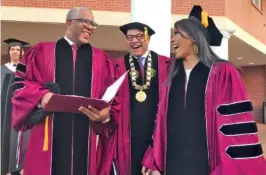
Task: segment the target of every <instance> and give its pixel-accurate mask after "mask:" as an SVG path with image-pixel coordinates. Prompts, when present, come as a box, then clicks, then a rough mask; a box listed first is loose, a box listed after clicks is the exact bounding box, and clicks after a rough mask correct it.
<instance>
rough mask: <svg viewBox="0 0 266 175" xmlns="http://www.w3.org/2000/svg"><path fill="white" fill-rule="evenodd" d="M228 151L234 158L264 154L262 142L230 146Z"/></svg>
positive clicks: (246, 157)
mask: <svg viewBox="0 0 266 175" xmlns="http://www.w3.org/2000/svg"><path fill="white" fill-rule="evenodd" d="M226 153H227V154H228V155H229V156H230V157H231V158H233V159H249V158H254V157H258V156H261V155H262V154H263V151H262V146H261V144H259V143H258V144H252V145H241V146H230V147H228V149H227V150H226Z"/></svg>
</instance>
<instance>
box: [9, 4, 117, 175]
mask: <svg viewBox="0 0 266 175" xmlns="http://www.w3.org/2000/svg"><path fill="white" fill-rule="evenodd" d="M96 26H97V25H96V23H95V22H94V21H93V14H92V13H91V11H90V10H88V9H87V8H72V9H71V10H70V11H69V13H68V15H67V30H66V36H65V37H64V38H62V39H59V40H58V41H57V42H45V43H39V44H37V45H36V46H34V47H33V48H32V49H30V50H29V51H28V53H27V54H26V55H25V56H24V57H23V58H22V60H21V63H20V64H19V65H18V67H17V72H16V76H17V77H18V78H17V81H16V82H15V83H14V85H13V86H14V87H16V88H17V90H16V91H15V92H14V97H13V99H12V103H13V111H12V126H13V127H14V128H15V129H17V130H27V129H28V128H32V131H31V134H30V138H29V143H28V151H27V155H26V160H25V167H24V174H25V175H101V174H103V175H106V174H108V173H109V172H108V171H110V167H111V164H109V165H107V164H105V160H107V159H108V158H112V156H111V155H112V154H111V151H112V145H110V147H106V146H109V144H108V142H109V141H111V139H112V138H113V137H112V135H111V134H112V132H113V129H114V125H113V124H114V121H115V120H113V117H115V114H116V112H117V111H116V110H115V108H114V107H115V106H114V105H112V106H111V112H110V114H111V116H109V107H108V108H106V109H104V110H102V111H98V110H96V109H93V108H92V110H91V109H89V108H88V107H87V106H85V107H82V108H81V109H79V110H80V111H81V112H82V113H84V114H85V115H84V114H82V113H79V114H72V113H54V115H50V116H48V117H46V116H45V115H44V116H43V118H41V117H40V115H35V117H40V118H35V119H34V118H28V117H27V116H28V115H29V114H30V113H35V111H37V113H38V110H39V109H38V107H37V106H39V105H38V104H39V103H40V105H41V107H42V108H45V105H46V104H47V103H48V101H49V98H50V97H51V96H52V93H60V94H63V95H78V96H87V97H93V98H101V97H102V95H103V93H104V92H105V90H106V88H107V87H108V86H109V85H111V83H112V82H113V79H114V70H113V65H112V62H111V60H110V59H109V58H108V56H107V55H106V54H105V53H103V52H102V51H101V50H99V49H96V48H94V47H92V46H91V45H90V44H89V40H90V36H91V35H92V33H93V32H94V30H95V28H96ZM56 91H57V92H56ZM77 110H78V109H77ZM47 115H49V114H47ZM110 117H112V119H110ZM89 119H90V120H89ZM33 120H34V122H32V121H33ZM36 120H39V121H36ZM102 121H103V124H102V123H101V122H102ZM32 123H34V124H33V125H32ZM96 134H100V136H99V137H98V136H97V135H96ZM103 143H104V144H103ZM108 156H109V157H108ZM103 165H104V166H103ZM100 166H102V167H101V168H99V167H100ZM98 170H99V171H98Z"/></svg>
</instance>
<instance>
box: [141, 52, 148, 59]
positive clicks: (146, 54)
mask: <svg viewBox="0 0 266 175" xmlns="http://www.w3.org/2000/svg"><path fill="white" fill-rule="evenodd" d="M149 52H150V51H149V50H147V51H146V52H145V53H144V54H143V55H142V57H144V58H145V59H146V58H147V57H148V55H149Z"/></svg>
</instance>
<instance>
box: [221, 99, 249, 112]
mask: <svg viewBox="0 0 266 175" xmlns="http://www.w3.org/2000/svg"><path fill="white" fill-rule="evenodd" d="M217 111H218V112H219V113H220V114H221V115H233V114H239V113H243V112H251V111H253V107H252V103H251V102H250V101H245V102H238V103H232V104H226V105H220V106H219V107H218V108H217Z"/></svg>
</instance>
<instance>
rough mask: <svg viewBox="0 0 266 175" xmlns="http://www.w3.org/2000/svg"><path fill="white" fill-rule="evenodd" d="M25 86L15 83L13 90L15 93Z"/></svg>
mask: <svg viewBox="0 0 266 175" xmlns="http://www.w3.org/2000/svg"><path fill="white" fill-rule="evenodd" d="M24 86H25V85H24V83H14V84H13V85H12V89H13V91H15V90H18V89H21V88H23V87H24Z"/></svg>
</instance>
